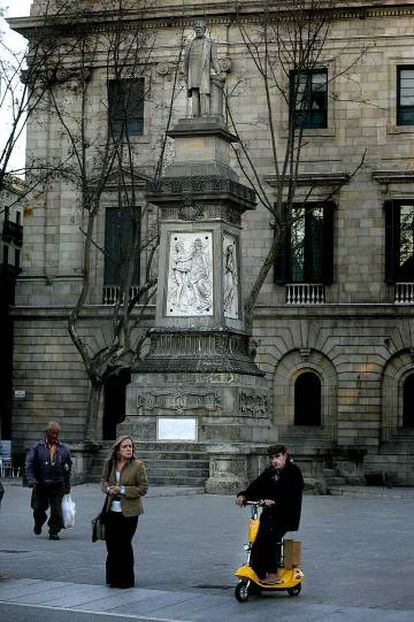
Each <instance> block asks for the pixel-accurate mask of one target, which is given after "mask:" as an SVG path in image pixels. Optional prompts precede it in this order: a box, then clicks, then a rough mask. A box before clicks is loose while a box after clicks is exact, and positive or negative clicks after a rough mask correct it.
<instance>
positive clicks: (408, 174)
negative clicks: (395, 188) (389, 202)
mask: <svg viewBox="0 0 414 622" xmlns="http://www.w3.org/2000/svg"><path fill="white" fill-rule="evenodd" d="M372 179H373V180H374V181H376V182H377V183H378V184H381V185H384V186H386V185H388V184H412V183H414V171H374V172H373V173H372Z"/></svg>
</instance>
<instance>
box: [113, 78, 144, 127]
mask: <svg viewBox="0 0 414 622" xmlns="http://www.w3.org/2000/svg"><path fill="white" fill-rule="evenodd" d="M108 122H109V131H110V132H111V135H112V136H114V137H115V138H120V137H127V136H140V135H141V134H143V132H144V78H136V79H130V80H109V81H108Z"/></svg>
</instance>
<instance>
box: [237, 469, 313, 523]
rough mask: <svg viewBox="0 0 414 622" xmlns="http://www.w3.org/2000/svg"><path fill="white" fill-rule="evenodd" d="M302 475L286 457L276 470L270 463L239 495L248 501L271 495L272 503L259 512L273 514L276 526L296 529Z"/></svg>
mask: <svg viewBox="0 0 414 622" xmlns="http://www.w3.org/2000/svg"><path fill="white" fill-rule="evenodd" d="M303 486H304V483H303V476H302V472H301V470H300V469H299V467H298V466H296V464H293V462H291V461H290V460H287V461H286V464H285V466H284V468H283V469H280V471H279V473H278V472H277V471H276V470H275V469H274V468H273V467H272V466H270V467H269V468H267V469H266V470H265V471H263V473H261V474H260V475H259V477H257V478H256V479H255V480H254V481H253V482H252V483H251V484H250V485H249V486H248V488H247V489H246V490H243V491H242V492H239V493H238V494H239V495H243V496H244V497H246V499H247V500H248V501H258V500H260V499H272V500H273V501H275V502H276V505H274V506H271V507H268V508H265V509H264V510H263V512H264V513H265V514H266V515H267V516H268V517H269V518H274V520H275V521H276V522H277V525H278V527H280V528H281V529H282V530H285V531H297V530H298V528H299V521H300V513H301V509H302V495H303Z"/></svg>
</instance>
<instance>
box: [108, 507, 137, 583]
mask: <svg viewBox="0 0 414 622" xmlns="http://www.w3.org/2000/svg"><path fill="white" fill-rule="evenodd" d="M137 525H138V516H124V515H123V514H122V512H108V514H106V516H105V539H106V550H107V551H108V555H107V558H106V582H107V584H108V585H111V586H113V587H134V585H135V577H134V550H133V548H132V538H133V537H134V533H135V531H136V529H137Z"/></svg>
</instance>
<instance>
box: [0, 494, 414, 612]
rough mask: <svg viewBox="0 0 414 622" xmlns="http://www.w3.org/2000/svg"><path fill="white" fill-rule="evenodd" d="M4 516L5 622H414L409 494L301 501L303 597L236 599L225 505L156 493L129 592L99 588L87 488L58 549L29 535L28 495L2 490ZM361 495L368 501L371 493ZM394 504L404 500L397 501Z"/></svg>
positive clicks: (237, 549) (237, 558) (238, 541)
mask: <svg viewBox="0 0 414 622" xmlns="http://www.w3.org/2000/svg"><path fill="white" fill-rule="evenodd" d="M5 488H6V494H5V497H4V500H3V506H2V509H1V511H0V575H2V577H3V580H2V581H0V619H4V620H7V621H8V622H18V621H19V622H23V620H24V621H25V622H31V621H32V620H33V621H37V620H42V621H47V622H48V621H49V620H50V621H51V622H64V621H65V622H66V620H70V621H71V622H78V621H79V622H83V621H85V622H86V620H88V622H95V621H98V620H100V621H101V622H104V621H106V622H109V621H111V622H112V621H113V622H115V621H117V622H119V621H120V620H125V621H126V620H146V621H150V620H154V621H163V620H164V621H166V620H168V621H177V622H178V621H179V622H193V621H194V622H196V621H200V622H207V621H208V622H222V621H233V620H234V621H238V620H241V621H244V620H246V621H253V620H260V621H263V622H267V621H269V622H270V620H272V622H273V621H274V619H275V617H276V616H283V617H288V618H289V620H290V621H291V622H296V620H297V621H299V620H300V621H301V622H311V621H316V620H318V621H319V620H323V621H328V622H342V621H343V622H345V621H346V622H371V621H372V622H374V620H375V622H412V621H413V620H414V593H413V590H412V568H413V566H414V539H413V537H412V522H413V519H412V517H413V510H414V495H413V494H412V491H409V490H407V489H401V490H404V495H405V497H406V498H398V499H396V498H394V497H393V496H392V495H395V493H396V491H397V490H398V489H391V490H389V491H388V489H377V490H376V492H377V495H376V496H374V492H375V491H374V489H365V490H361V493H365V494H364V496H359V497H356V496H338V497H336V496H325V497H312V496H307V497H305V499H304V511H303V520H302V525H301V530H300V532H299V534H298V537H300V539H301V540H302V542H303V569H304V571H305V574H306V577H305V581H304V586H303V590H302V593H301V595H300V596H299V597H298V598H289V597H287V596H286V594H285V593H280V594H266V595H263V596H261V597H256V598H254V597H251V598H250V599H249V601H248V602H247V603H244V604H240V603H238V602H237V601H236V600H235V599H234V596H233V589H234V585H235V579H234V576H233V571H234V569H235V568H236V567H237V566H238V565H240V564H241V563H242V561H243V560H244V553H243V551H242V543H243V542H244V541H245V532H246V524H247V518H248V512H247V511H246V510H240V509H239V508H237V507H235V506H234V504H233V500H232V498H231V497H227V496H216V495H203V494H197V492H198V491H197V490H195V491H194V490H193V491H188V490H187V491H186V492H190V493H191V494H186V495H183V494H181V493H182V492H183V490H182V489H179V490H178V489H172V488H161V489H156V488H155V489H154V488H153V489H152V490H151V496H149V497H148V498H147V499H146V500H145V515H144V516H143V517H142V520H140V527H139V530H138V533H137V535H136V537H135V540H134V547H135V556H136V588H133V589H130V590H122V591H118V590H111V589H110V588H107V587H106V586H105V585H104V561H105V546H104V545H103V543H100V542H99V543H95V544H92V543H91V542H90V519H91V518H92V517H93V516H94V515H95V514H96V513H97V511H98V510H99V506H100V504H101V502H102V499H101V495H100V493H99V490H98V489H97V487H96V486H94V485H82V486H77V487H75V488H74V490H73V496H74V499H75V500H76V502H77V524H76V527H75V528H74V529H73V530H68V531H67V532H63V534H62V539H61V541H60V542H51V541H49V540H48V539H47V535H46V534H44V535H42V536H40V537H36V536H34V535H33V533H32V521H31V516H30V513H29V510H28V506H29V497H30V493H29V491H28V490H27V489H24V488H22V487H20V486H16V485H14V486H13V485H7V484H6V486H5ZM367 491H369V492H368V493H367ZM399 494H400V495H401V493H399Z"/></svg>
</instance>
